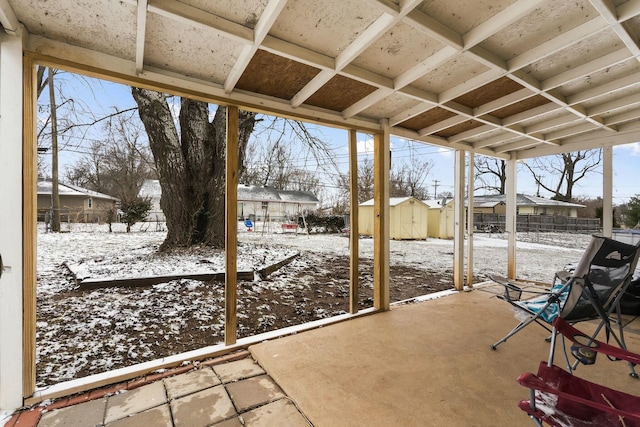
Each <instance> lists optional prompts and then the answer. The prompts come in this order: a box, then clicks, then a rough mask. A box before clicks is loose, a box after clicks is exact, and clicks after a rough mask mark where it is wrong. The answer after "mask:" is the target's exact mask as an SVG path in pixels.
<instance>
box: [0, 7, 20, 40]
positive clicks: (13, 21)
mask: <svg viewBox="0 0 640 427" xmlns="http://www.w3.org/2000/svg"><path fill="white" fill-rule="evenodd" d="M0 24H2V27H3V28H4V30H5V31H6V32H7V33H8V34H15V33H16V32H17V31H18V28H20V22H19V21H18V18H17V17H16V14H15V12H14V11H13V8H12V7H11V5H10V4H9V2H8V1H7V0H0Z"/></svg>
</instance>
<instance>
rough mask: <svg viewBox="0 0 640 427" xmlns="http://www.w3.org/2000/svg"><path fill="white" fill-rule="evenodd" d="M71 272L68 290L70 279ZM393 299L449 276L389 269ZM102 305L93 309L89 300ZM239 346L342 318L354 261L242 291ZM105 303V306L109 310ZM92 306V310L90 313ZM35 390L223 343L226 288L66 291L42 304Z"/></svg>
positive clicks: (321, 263)
mask: <svg viewBox="0 0 640 427" xmlns="http://www.w3.org/2000/svg"><path fill="white" fill-rule="evenodd" d="M359 270H360V274H359V276H360V279H359V282H360V283H359V301H360V308H361V309H363V308H368V307H372V306H373V273H372V272H373V262H372V260H370V259H365V258H363V259H360V268H359ZM60 274H61V275H62V274H66V276H65V277H66V279H67V280H69V282H70V283H71V281H72V277H71V276H69V275H68V272H67V273H65V272H64V271H63V269H61V272H60ZM390 275H391V286H390V298H391V301H401V300H405V299H408V298H411V297H415V296H420V295H425V294H429V293H433V292H437V291H441V290H446V289H451V288H452V286H453V280H452V277H451V276H450V275H446V274H445V275H443V274H441V273H435V272H432V271H429V270H427V269H424V268H419V266H416V267H411V266H406V265H402V266H400V265H395V266H394V265H391V266H390ZM96 300H99V301H101V307H100V308H96V306H95V305H92V302H94V301H96ZM237 300H238V309H237V314H238V338H243V337H248V336H251V335H255V334H259V333H263V332H267V331H272V330H276V329H280V328H284V327H287V326H292V325H298V324H302V323H305V322H310V321H314V320H318V319H322V318H327V317H331V316H335V315H339V314H344V313H346V312H347V311H348V307H349V258H348V257H346V256H338V255H331V254H326V253H315V252H307V253H304V254H303V255H302V256H301V257H299V258H298V259H296V260H294V261H293V262H292V263H290V264H288V265H286V266H284V267H282V268H281V269H279V270H278V271H276V272H274V273H273V274H271V275H270V276H269V277H268V278H266V279H265V280H262V281H258V282H239V283H238V297H237ZM102 302H103V303H102ZM87 307H93V309H90V310H88V309H87ZM37 320H38V328H37V341H38V342H41V341H42V338H46V341H47V342H50V343H51V342H53V343H55V345H50V346H47V347H46V348H42V347H41V348H39V351H38V361H37V383H38V385H39V386H45V385H49V384H53V383H56V382H60V381H66V380H69V379H73V378H79V377H83V376H87V375H91V374H95V373H98V372H104V371H107V370H112V369H117V368H121V367H125V366H129V365H131V364H135V363H140V362H144V361H148V360H153V359H157V358H161V357H164V356H169V355H173V354H176V353H181V352H186V351H189V350H194V349H198V348H201V347H205V346H209V345H214V344H217V343H220V342H222V341H223V340H224V284H223V283H220V282H209V283H202V282H195V281H193V280H191V281H186V280H185V281H173V282H170V283H167V284H161V285H155V286H151V287H129V288H126V287H123V288H105V289H96V290H92V291H83V290H80V289H79V288H78V287H77V286H71V285H70V286H69V289H68V290H65V291H63V292H59V293H57V294H55V295H49V296H48V297H43V298H39V300H38V319H37Z"/></svg>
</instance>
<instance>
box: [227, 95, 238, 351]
mask: <svg viewBox="0 0 640 427" xmlns="http://www.w3.org/2000/svg"><path fill="white" fill-rule="evenodd" d="M226 115H227V127H226V140H227V143H226V145H225V163H226V164H225V191H224V199H225V209H224V210H225V212H224V225H225V234H224V237H225V240H224V243H225V244H224V249H225V250H224V254H225V273H224V343H225V345H234V344H235V343H236V340H237V339H238V337H237V331H238V317H237V309H238V303H237V298H238V291H237V287H238V138H239V110H238V107H235V106H228V107H227V111H226Z"/></svg>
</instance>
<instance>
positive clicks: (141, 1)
mask: <svg viewBox="0 0 640 427" xmlns="http://www.w3.org/2000/svg"><path fill="white" fill-rule="evenodd" d="M137 9H138V10H137V21H136V25H137V28H136V73H138V74H141V73H142V71H143V70H144V40H145V38H146V34H147V0H138V5H137Z"/></svg>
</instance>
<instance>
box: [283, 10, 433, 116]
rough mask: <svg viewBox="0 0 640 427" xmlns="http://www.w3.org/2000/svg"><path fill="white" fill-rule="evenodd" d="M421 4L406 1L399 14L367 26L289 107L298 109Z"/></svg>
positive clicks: (303, 89)
mask: <svg viewBox="0 0 640 427" xmlns="http://www.w3.org/2000/svg"><path fill="white" fill-rule="evenodd" d="M421 2H422V0H408V1H407V2H405V3H406V4H404V5H403V7H402V9H401V10H400V12H399V13H397V14H395V15H390V14H388V13H383V14H382V15H380V16H379V17H378V19H376V20H375V21H374V22H373V23H372V24H371V25H369V26H368V27H367V29H366V30H364V31H363V32H362V33H361V34H360V35H359V36H358V37H357V38H356V39H355V40H354V41H353V42H352V43H351V44H350V45H349V46H347V47H346V48H345V49H344V50H343V51H342V52H340V53H339V54H338V56H337V57H336V58H335V61H334V68H333V70H331V71H328V70H323V71H322V72H320V73H319V74H317V75H316V76H315V77H314V78H313V79H312V80H311V81H310V82H309V83H307V84H306V85H305V87H303V88H302V89H301V90H300V91H299V92H298V93H297V94H295V95H294V96H293V98H292V99H291V105H292V106H293V107H299V106H300V105H301V104H302V103H303V102H304V101H306V100H307V99H308V98H309V97H310V96H311V95H313V94H314V93H316V92H317V91H318V90H319V89H320V88H321V87H322V86H324V85H325V84H326V83H327V82H329V80H331V79H332V78H333V77H334V76H335V75H336V74H337V73H338V72H339V71H341V70H342V69H343V68H344V67H346V66H347V65H349V64H350V63H351V62H352V61H353V60H354V59H355V58H356V57H357V56H358V55H360V54H361V53H362V52H363V51H364V50H365V49H366V48H368V47H369V46H371V45H372V44H373V43H374V42H375V41H376V40H378V39H379V38H380V37H382V36H383V35H384V33H386V32H387V31H388V30H389V29H390V28H393V27H394V26H395V25H396V24H397V23H399V22H400V21H401V20H402V18H403V17H404V16H405V15H406V14H407V13H409V12H411V10H413V8H415V7H417V6H418V5H419V4H420V3H421Z"/></svg>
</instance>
